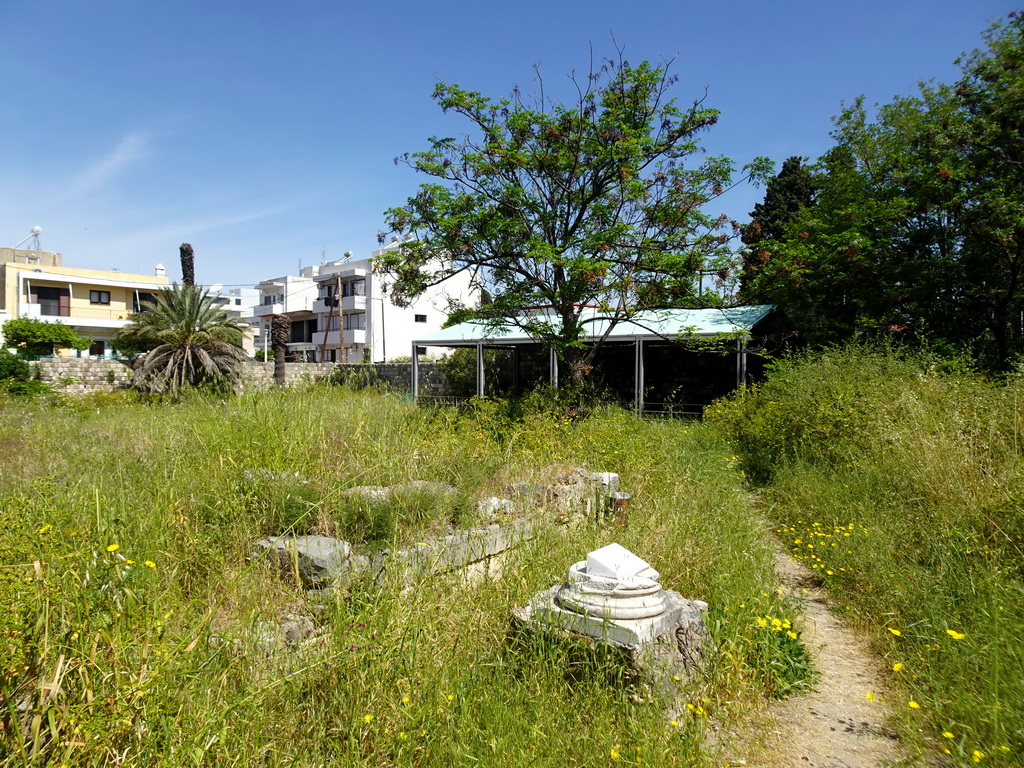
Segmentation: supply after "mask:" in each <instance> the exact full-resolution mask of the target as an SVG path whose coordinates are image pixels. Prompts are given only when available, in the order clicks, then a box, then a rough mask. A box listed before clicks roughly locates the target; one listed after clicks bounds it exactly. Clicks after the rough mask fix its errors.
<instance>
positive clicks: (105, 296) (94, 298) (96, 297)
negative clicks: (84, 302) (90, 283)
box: [89, 291, 110, 304]
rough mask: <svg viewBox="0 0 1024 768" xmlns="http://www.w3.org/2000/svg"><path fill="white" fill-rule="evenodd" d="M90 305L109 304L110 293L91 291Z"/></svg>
mask: <svg viewBox="0 0 1024 768" xmlns="http://www.w3.org/2000/svg"><path fill="white" fill-rule="evenodd" d="M89 303H90V304H109V303H110V291H89Z"/></svg>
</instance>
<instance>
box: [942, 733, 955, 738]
mask: <svg viewBox="0 0 1024 768" xmlns="http://www.w3.org/2000/svg"><path fill="white" fill-rule="evenodd" d="M942 735H943V736H945V737H946V738H947V739H952V738H955V737H954V736H953V734H952V733H950V732H949V731H943V732H942Z"/></svg>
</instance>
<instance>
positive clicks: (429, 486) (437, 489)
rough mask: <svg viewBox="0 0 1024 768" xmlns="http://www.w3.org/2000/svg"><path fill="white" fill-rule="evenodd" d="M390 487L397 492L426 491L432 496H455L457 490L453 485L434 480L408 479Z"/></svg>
mask: <svg viewBox="0 0 1024 768" xmlns="http://www.w3.org/2000/svg"><path fill="white" fill-rule="evenodd" d="M392 488H393V489H394V490H396V491H398V492H405V493H409V492H413V493H426V494H430V495H432V496H455V495H457V494H458V492H459V489H458V488H456V487H455V486H454V485H449V484H448V483H441V482H438V481H436V480H410V481H409V482H408V483H402V484H401V485H394V486H392Z"/></svg>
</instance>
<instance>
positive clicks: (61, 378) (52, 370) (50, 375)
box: [31, 357, 450, 397]
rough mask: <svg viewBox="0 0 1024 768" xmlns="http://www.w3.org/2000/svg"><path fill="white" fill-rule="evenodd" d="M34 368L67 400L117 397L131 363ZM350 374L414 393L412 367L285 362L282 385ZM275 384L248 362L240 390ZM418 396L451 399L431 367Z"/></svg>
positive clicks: (424, 369)
mask: <svg viewBox="0 0 1024 768" xmlns="http://www.w3.org/2000/svg"><path fill="white" fill-rule="evenodd" d="M31 365H32V370H33V374H35V373H37V372H38V377H39V379H40V380H41V381H43V382H45V383H47V384H49V385H51V386H52V387H54V388H55V389H57V390H59V391H60V392H63V393H65V394H68V395H83V394H87V393H89V392H115V391H117V390H119V389H125V388H126V387H128V384H129V382H130V381H131V363H130V362H129V361H127V360H100V359H93V358H81V357H54V358H47V359H44V360H38V361H36V362H34V363H32V364H31ZM339 368H340V369H344V370H346V371H348V372H349V374H350V376H351V377H352V380H353V383H361V382H365V383H366V384H373V383H381V382H383V383H387V384H389V385H391V386H392V387H393V388H394V389H396V390H398V391H400V392H409V391H410V390H411V388H412V363H373V364H363V365H338V364H335V363H285V386H288V387H296V386H303V385H305V384H311V383H313V382H316V381H319V380H320V379H322V378H323V377H324V376H327V375H329V374H331V373H333V372H334V371H336V370H338V369H339ZM273 385H274V363H273V362H266V363H261V362H256V361H252V360H251V361H249V362H247V363H246V364H245V368H244V370H243V371H242V389H244V390H247V391H251V390H263V389H268V388H270V387H272V386H273ZM420 392H421V393H422V394H424V395H433V396H438V397H444V396H447V395H449V394H450V392H449V388H448V381H447V379H445V377H444V374H443V373H441V371H439V370H437V367H436V365H435V364H434V363H420Z"/></svg>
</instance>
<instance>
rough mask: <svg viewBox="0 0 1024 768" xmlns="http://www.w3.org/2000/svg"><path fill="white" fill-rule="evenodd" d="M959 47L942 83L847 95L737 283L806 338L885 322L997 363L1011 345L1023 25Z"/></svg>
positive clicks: (1021, 301) (1016, 348) (1019, 263)
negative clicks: (805, 197) (809, 169)
mask: <svg viewBox="0 0 1024 768" xmlns="http://www.w3.org/2000/svg"><path fill="white" fill-rule="evenodd" d="M984 39H985V44H986V45H985V47H984V48H983V49H980V50H978V51H975V52H974V53H972V54H970V55H969V56H966V57H963V58H962V59H961V60H960V64H961V66H962V68H963V77H962V79H961V80H960V81H959V82H958V83H957V84H955V85H954V86H946V85H933V84H923V85H922V86H921V87H920V89H919V93H918V95H916V96H912V97H902V98H897V99H895V100H893V101H892V102H891V103H889V104H885V105H882V106H879V107H877V109H876V113H875V115H874V117H873V119H872V118H871V116H869V114H868V111H867V110H866V109H865V107H864V104H863V101H862V100H860V99H858V100H856V101H855V102H854V103H853V104H852V105H850V106H848V107H846V108H844V109H843V111H842V112H841V114H840V115H839V117H838V118H836V122H835V125H836V127H835V130H834V131H833V137H834V139H835V142H836V145H835V146H834V147H833V148H832V149H831V150H830V151H829V152H828V153H827V154H826V155H825V156H824V157H823V158H822V159H821V160H820V161H819V162H818V163H817V164H816V166H815V167H814V171H815V174H816V178H817V184H818V185H819V186H820V188H821V189H820V191H819V192H818V193H817V195H816V197H815V205H814V206H813V207H809V208H805V209H804V210H803V211H802V212H800V213H799V214H797V215H796V216H795V217H794V218H793V219H792V220H791V221H790V222H789V223H788V224H787V225H786V227H785V232H784V233H783V234H782V235H781V236H780V237H776V238H775V239H773V240H770V241H763V242H761V243H760V244H759V247H760V248H761V249H762V250H763V251H765V252H766V253H767V257H766V258H764V259H762V260H761V263H759V264H757V265H756V269H755V270H753V272H752V273H748V275H745V277H747V278H748V279H747V283H746V285H745V290H748V291H751V292H755V293H756V294H757V295H758V296H762V297H765V298H767V299H768V300H770V301H772V302H774V303H776V304H778V305H779V306H780V307H781V308H782V310H783V314H784V317H785V318H786V319H787V320H788V321H789V322H790V323H791V325H792V327H793V328H794V329H796V330H799V331H801V332H803V333H804V335H806V336H807V337H808V338H810V339H811V340H819V341H832V340H837V339H841V338H845V337H849V336H852V335H854V334H859V333H864V332H871V331H884V332H893V331H898V332H899V333H901V334H903V335H907V334H922V335H926V336H928V337H930V338H931V339H932V340H935V341H939V342H944V343H948V344H949V345H951V346H957V347H963V348H969V349H971V350H972V351H973V352H974V353H975V354H976V355H977V357H978V358H979V360H981V361H982V362H983V363H984V364H985V365H986V366H989V367H993V368H1005V367H1007V366H1008V365H1010V363H1011V361H1012V359H1013V356H1014V355H1015V354H1019V353H1020V352H1021V351H1022V349H1024V343H1022V338H1021V329H1020V322H1019V320H1020V317H1021V312H1022V311H1024V286H1022V274H1021V270H1022V269H1024V251H1022V248H1024V245H1022V243H1024V238H1022V235H1024V174H1022V173H1021V170H1022V162H1024V131H1022V130H1021V120H1022V118H1021V114H1022V107H1024V103H1022V102H1024V95H1022V94H1024V74H1022V72H1024V71H1022V69H1021V66H1022V65H1021V62H1024V35H1022V20H1021V19H1020V18H1019V17H1018V16H1011V18H1010V19H1009V20H1008V21H1007V22H1006V23H1004V24H997V25H996V26H994V27H993V28H992V29H990V30H989V31H988V32H987V33H986V35H985V37H984Z"/></svg>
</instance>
